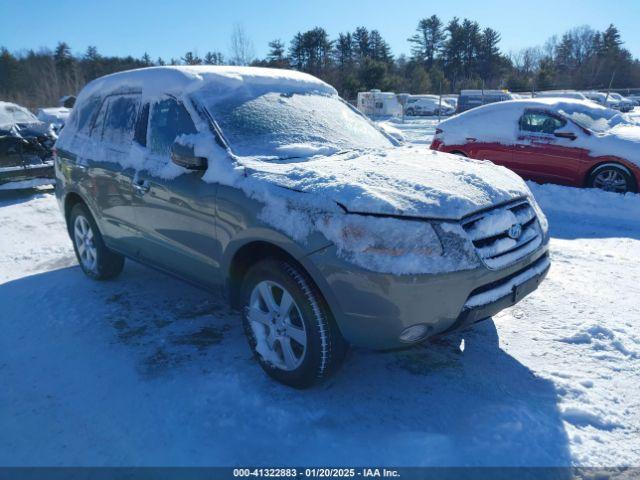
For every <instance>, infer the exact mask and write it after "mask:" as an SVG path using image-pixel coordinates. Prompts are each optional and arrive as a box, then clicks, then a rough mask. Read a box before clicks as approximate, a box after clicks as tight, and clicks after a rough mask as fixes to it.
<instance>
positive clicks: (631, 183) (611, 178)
mask: <svg viewBox="0 0 640 480" xmlns="http://www.w3.org/2000/svg"><path fill="white" fill-rule="evenodd" d="M587 186H588V187H590V188H598V189H600V190H604V191H606V192H615V193H627V192H634V193H635V192H637V185H636V182H635V180H634V178H633V177H632V176H631V174H630V173H629V171H628V170H627V169H626V168H624V167H623V166H622V165H616V164H612V163H609V164H605V165H600V166H599V167H596V168H595V169H594V170H593V172H591V174H590V175H589V178H588V180H587Z"/></svg>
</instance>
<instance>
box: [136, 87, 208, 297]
mask: <svg viewBox="0 0 640 480" xmlns="http://www.w3.org/2000/svg"><path fill="white" fill-rule="evenodd" d="M148 116H149V121H148V131H147V134H146V141H145V143H146V145H144V149H145V166H144V168H143V169H142V170H141V171H139V172H138V173H137V175H136V178H135V179H134V190H135V205H136V208H135V210H136V218H137V223H138V225H139V228H140V231H141V234H142V241H141V252H140V256H141V258H142V259H143V260H145V261H147V262H149V263H152V264H153V265H155V266H159V267H161V268H163V269H165V270H167V271H170V272H172V273H175V274H177V275H180V276H181V277H183V278H187V279H189V280H192V281H195V282H197V283H199V284H202V285H205V286H208V287H214V286H216V285H218V284H219V282H220V271H219V260H220V244H219V242H218V241H217V238H216V228H215V217H216V203H215V196H216V190H217V185H215V184H210V183H205V182H204V181H203V180H202V175H203V173H202V172H196V171H188V170H185V169H183V168H181V167H178V166H177V165H175V164H173V163H172V162H171V155H170V151H171V146H172V145H173V143H174V141H175V140H176V138H177V137H179V136H180V135H189V134H195V133H197V130H196V127H195V125H194V122H193V120H192V118H191V117H190V115H189V113H188V111H187V110H186V108H185V107H184V105H182V104H181V103H180V102H179V101H178V100H176V99H174V98H171V97H167V98H164V99H161V100H160V101H158V102H155V103H154V104H152V105H151V106H150V107H149V115H148Z"/></svg>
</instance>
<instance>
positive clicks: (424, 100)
mask: <svg viewBox="0 0 640 480" xmlns="http://www.w3.org/2000/svg"><path fill="white" fill-rule="evenodd" d="M455 111H456V108H455V107H454V106H453V105H451V104H450V103H449V102H448V101H446V100H445V99H444V98H443V99H442V100H441V99H440V98H439V97H438V96H436V95H420V96H418V95H415V96H414V95H412V96H410V97H409V98H408V99H407V103H406V105H405V107H404V113H405V114H406V115H409V116H432V115H452V114H454V113H455Z"/></svg>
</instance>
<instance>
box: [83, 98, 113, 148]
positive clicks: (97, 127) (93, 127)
mask: <svg viewBox="0 0 640 480" xmlns="http://www.w3.org/2000/svg"><path fill="white" fill-rule="evenodd" d="M110 101H111V100H110V99H109V98H108V97H107V98H106V99H105V100H104V101H103V102H102V105H100V108H99V109H98V113H97V114H96V117H95V121H94V122H93V124H91V122H87V129H89V128H90V130H88V133H89V136H91V137H92V138H95V139H96V140H100V139H102V129H103V127H104V120H105V118H106V116H107V112H108V111H109V103H110Z"/></svg>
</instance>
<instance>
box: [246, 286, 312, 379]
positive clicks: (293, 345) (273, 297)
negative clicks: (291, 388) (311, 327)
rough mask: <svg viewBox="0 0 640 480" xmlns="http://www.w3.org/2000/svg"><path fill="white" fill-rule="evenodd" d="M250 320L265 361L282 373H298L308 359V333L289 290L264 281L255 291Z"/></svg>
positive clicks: (258, 349) (248, 317)
mask: <svg viewBox="0 0 640 480" xmlns="http://www.w3.org/2000/svg"><path fill="white" fill-rule="evenodd" d="M247 319H248V320H249V324H250V326H251V329H252V331H253V335H254V337H255V340H256V351H257V352H258V354H260V355H261V356H262V358H263V360H265V361H267V362H269V363H270V364H272V365H273V366H274V367H276V368H279V369H281V370H287V371H291V370H295V369H296V368H298V367H299V366H300V365H301V364H302V362H303V360H304V357H305V353H306V350H307V332H306V329H305V326H304V322H303V321H302V315H301V313H300V309H299V308H298V305H297V304H296V302H295V300H294V299H293V297H292V295H291V294H290V293H289V292H288V291H287V289H286V288H284V287H282V286H281V285H279V284H277V283H275V282H272V281H267V280H265V281H262V282H260V283H258V284H257V285H256V286H255V287H254V288H253V290H252V292H251V296H250V298H249V305H248V307H247Z"/></svg>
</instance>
